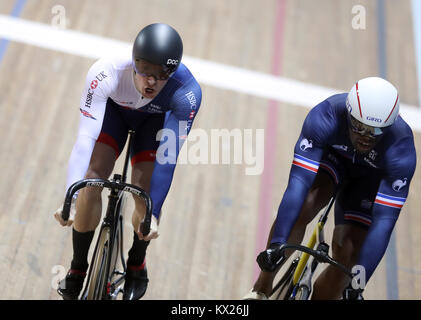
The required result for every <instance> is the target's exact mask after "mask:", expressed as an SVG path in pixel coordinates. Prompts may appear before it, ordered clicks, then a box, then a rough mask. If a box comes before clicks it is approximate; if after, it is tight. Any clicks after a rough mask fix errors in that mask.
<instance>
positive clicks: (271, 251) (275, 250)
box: [256, 243, 285, 272]
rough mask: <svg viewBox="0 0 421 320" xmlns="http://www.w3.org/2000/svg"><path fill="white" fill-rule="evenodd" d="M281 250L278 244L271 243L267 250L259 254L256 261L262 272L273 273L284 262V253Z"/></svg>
mask: <svg viewBox="0 0 421 320" xmlns="http://www.w3.org/2000/svg"><path fill="white" fill-rule="evenodd" d="M281 248H282V245H280V244H279V243H273V244H271V245H270V246H269V248H268V249H266V250H265V251H262V252H260V254H259V255H258V256H257V259H256V261H257V263H258V264H259V267H260V269H262V271H266V272H274V271H275V270H276V269H277V268H278V267H279V266H280V265H281V264H282V263H283V262H284V261H285V253H284V251H283V250H281Z"/></svg>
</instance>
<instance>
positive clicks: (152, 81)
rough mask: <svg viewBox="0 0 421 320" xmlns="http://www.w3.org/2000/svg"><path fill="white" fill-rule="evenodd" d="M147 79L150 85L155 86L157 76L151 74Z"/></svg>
mask: <svg viewBox="0 0 421 320" xmlns="http://www.w3.org/2000/svg"><path fill="white" fill-rule="evenodd" d="M147 81H148V84H149V85H150V86H153V85H154V84H155V83H156V78H155V76H153V75H150V76H148V78H147Z"/></svg>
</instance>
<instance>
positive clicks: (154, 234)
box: [135, 215, 159, 241]
mask: <svg viewBox="0 0 421 320" xmlns="http://www.w3.org/2000/svg"><path fill="white" fill-rule="evenodd" d="M142 227H143V221H142V222H141V223H140V224H139V226H138V227H137V229H136V230H135V231H136V234H137V236H138V238H139V240H144V241H149V240H152V239H156V238H158V237H159V233H158V220H157V219H156V217H155V216H154V215H152V219H151V230H150V231H149V233H148V234H147V235H144V234H143V233H142Z"/></svg>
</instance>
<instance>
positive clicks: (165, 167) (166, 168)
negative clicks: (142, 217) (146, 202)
mask: <svg viewBox="0 0 421 320" xmlns="http://www.w3.org/2000/svg"><path fill="white" fill-rule="evenodd" d="M174 170H175V164H169V163H167V164H159V163H157V162H155V168H154V172H153V174H152V179H151V189H150V190H151V191H150V196H151V199H152V204H153V209H152V214H153V215H154V216H155V217H156V218H157V219H159V215H160V213H161V208H162V205H163V203H164V201H165V198H166V197H167V194H168V191H169V189H170V186H171V182H172V178H173V175H174Z"/></svg>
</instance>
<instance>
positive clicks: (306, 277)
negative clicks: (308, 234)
mask: <svg viewBox="0 0 421 320" xmlns="http://www.w3.org/2000/svg"><path fill="white" fill-rule="evenodd" d="M317 250H318V251H322V252H324V253H325V254H326V255H327V254H328V253H329V245H328V244H327V243H325V242H321V243H319V244H318V246H317ZM318 265H319V262H318V261H317V260H316V259H314V258H313V261H312V262H311V266H310V268H308V267H306V269H305V271H304V274H303V276H302V277H301V279H300V281H299V282H298V283H297V285H296V286H295V288H294V291H293V296H295V295H296V294H297V291H298V290H299V289H300V288H301V287H306V288H307V289H308V292H309V296H310V294H311V289H312V287H313V286H312V284H311V281H312V279H313V275H314V272H315V271H316V268H317V266H318Z"/></svg>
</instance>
